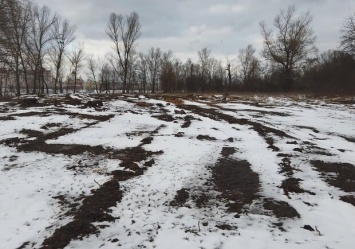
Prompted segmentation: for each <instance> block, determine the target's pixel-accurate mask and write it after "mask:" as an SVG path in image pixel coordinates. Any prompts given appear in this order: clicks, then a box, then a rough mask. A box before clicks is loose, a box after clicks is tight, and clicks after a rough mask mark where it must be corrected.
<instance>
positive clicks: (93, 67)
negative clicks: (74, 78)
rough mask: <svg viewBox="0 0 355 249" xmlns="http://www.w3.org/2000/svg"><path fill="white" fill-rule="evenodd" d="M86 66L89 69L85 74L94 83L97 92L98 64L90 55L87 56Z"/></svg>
mask: <svg viewBox="0 0 355 249" xmlns="http://www.w3.org/2000/svg"><path fill="white" fill-rule="evenodd" d="M87 66H88V69H89V73H88V74H87V75H88V78H89V79H90V80H91V81H92V82H93V83H94V84H95V90H96V93H99V88H98V85H97V70H98V64H97V62H96V61H95V59H94V57H93V56H92V55H90V56H89V57H88V58H87Z"/></svg>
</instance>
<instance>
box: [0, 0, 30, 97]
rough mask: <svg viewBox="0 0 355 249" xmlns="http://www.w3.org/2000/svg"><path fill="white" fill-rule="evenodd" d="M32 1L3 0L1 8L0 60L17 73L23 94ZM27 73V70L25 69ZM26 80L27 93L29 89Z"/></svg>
mask: <svg viewBox="0 0 355 249" xmlns="http://www.w3.org/2000/svg"><path fill="white" fill-rule="evenodd" d="M30 9H31V3H30V2H27V1H24V2H18V1H15V0H3V1H2V2H1V9H0V16H1V17H0V21H1V23H0V60H1V62H3V63H4V64H5V65H6V66H7V68H8V69H10V70H11V71H12V72H13V73H14V74H15V80H16V83H15V84H16V93H17V95H20V94H21V84H20V83H21V82H20V77H21V74H22V72H23V70H24V69H26V68H21V65H24V59H25V55H24V44H25V41H26V38H27V29H28V22H29V20H30ZM25 73H26V71H25ZM24 78H25V80H26V89H27V93H28V91H29V89H28V84H27V77H24Z"/></svg>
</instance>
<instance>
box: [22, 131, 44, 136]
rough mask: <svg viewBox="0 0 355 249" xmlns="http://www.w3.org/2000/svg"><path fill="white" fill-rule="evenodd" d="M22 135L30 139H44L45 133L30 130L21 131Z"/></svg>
mask: <svg viewBox="0 0 355 249" xmlns="http://www.w3.org/2000/svg"><path fill="white" fill-rule="evenodd" d="M20 134H24V135H27V136H28V137H42V136H43V132H41V131H35V130H30V129H22V130H20Z"/></svg>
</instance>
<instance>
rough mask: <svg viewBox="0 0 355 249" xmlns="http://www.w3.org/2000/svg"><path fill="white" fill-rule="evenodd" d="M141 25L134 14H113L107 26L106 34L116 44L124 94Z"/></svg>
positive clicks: (115, 48)
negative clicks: (130, 61)
mask: <svg viewBox="0 0 355 249" xmlns="http://www.w3.org/2000/svg"><path fill="white" fill-rule="evenodd" d="M140 29H141V25H140V23H139V15H138V14H137V13H136V12H132V13H131V14H130V15H129V16H126V17H123V15H118V14H116V13H111V15H110V18H109V22H108V24H107V29H106V34H107V35H108V36H109V37H110V39H111V40H112V41H113V43H114V47H113V49H114V51H115V59H116V60H117V61H118V64H119V65H120V67H121V68H122V71H123V74H122V75H121V78H122V81H123V93H125V92H126V90H127V92H128V91H129V90H128V89H127V79H128V77H129V75H128V73H129V67H130V63H129V59H130V56H131V54H132V53H133V52H134V45H135V43H136V41H137V39H138V38H139V36H140V34H141V33H140Z"/></svg>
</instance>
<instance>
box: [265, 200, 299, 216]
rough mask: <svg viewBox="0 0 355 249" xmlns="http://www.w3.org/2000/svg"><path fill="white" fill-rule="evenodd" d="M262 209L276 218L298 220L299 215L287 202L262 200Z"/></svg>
mask: <svg viewBox="0 0 355 249" xmlns="http://www.w3.org/2000/svg"><path fill="white" fill-rule="evenodd" d="M263 206H264V208H265V209H266V210H270V211H272V212H273V213H274V215H275V216H276V217H277V218H300V217H301V216H300V214H299V213H298V212H297V211H296V209H294V208H293V207H292V206H290V205H289V204H288V203H287V202H284V201H276V200H272V199H265V200H264V205H263Z"/></svg>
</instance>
